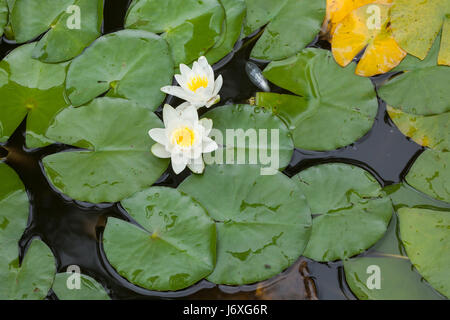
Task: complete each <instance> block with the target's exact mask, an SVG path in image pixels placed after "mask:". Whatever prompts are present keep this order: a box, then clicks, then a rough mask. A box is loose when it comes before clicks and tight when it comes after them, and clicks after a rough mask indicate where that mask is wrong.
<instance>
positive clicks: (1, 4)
mask: <svg viewBox="0 0 450 320" xmlns="http://www.w3.org/2000/svg"><path fill="white" fill-rule="evenodd" d="M7 23H8V3H7V2H6V0H0V37H1V36H3V31H4V30H5V26H6V24H7Z"/></svg>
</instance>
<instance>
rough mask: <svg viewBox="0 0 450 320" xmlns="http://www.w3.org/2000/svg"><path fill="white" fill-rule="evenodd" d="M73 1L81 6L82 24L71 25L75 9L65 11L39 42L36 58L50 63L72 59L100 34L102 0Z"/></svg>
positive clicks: (34, 54) (34, 52)
mask: <svg viewBox="0 0 450 320" xmlns="http://www.w3.org/2000/svg"><path fill="white" fill-rule="evenodd" d="M73 5H74V6H78V8H79V10H80V26H79V28H77V26H75V28H73V27H72V26H71V28H72V29H70V28H69V27H68V26H70V24H69V22H70V20H71V19H73V18H72V16H73V15H74V14H76V13H74V12H76V11H69V12H70V13H67V11H64V13H62V14H61V15H60V16H59V17H58V19H57V21H56V22H55V23H54V24H52V26H51V29H50V31H49V32H47V33H46V34H45V35H44V37H43V38H42V39H41V40H40V41H39V42H38V44H37V45H36V48H35V49H34V51H33V58H36V59H39V60H41V61H43V62H47V63H54V62H60V61H66V60H70V59H72V58H74V57H76V56H78V55H79V54H80V53H81V52H82V51H83V50H84V49H85V48H86V47H87V46H89V45H90V44H91V43H92V42H93V41H94V40H95V39H97V38H98V37H99V36H100V35H101V28H102V22H103V0H76V1H74V2H73ZM68 9H70V7H68ZM75 10H77V9H75Z"/></svg>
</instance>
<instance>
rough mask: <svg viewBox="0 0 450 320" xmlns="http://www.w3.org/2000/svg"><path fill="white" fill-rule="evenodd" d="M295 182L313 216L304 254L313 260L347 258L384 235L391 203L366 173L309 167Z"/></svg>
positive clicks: (327, 166)
mask: <svg viewBox="0 0 450 320" xmlns="http://www.w3.org/2000/svg"><path fill="white" fill-rule="evenodd" d="M293 179H294V181H295V182H296V183H297V184H298V185H299V187H300V189H301V190H302V191H303V193H304V194H305V195H306V199H307V201H308V204H309V206H310V207H311V212H312V214H313V216H314V215H317V216H315V218H314V219H313V227H312V233H311V239H310V241H309V243H308V246H307V248H306V250H305V253H304V255H305V256H306V257H308V258H311V259H314V260H316V261H334V260H339V259H347V258H349V257H352V256H354V255H357V254H359V253H361V252H364V251H365V250H367V249H368V248H369V247H371V246H372V245H374V244H375V243H376V242H377V241H378V240H380V239H381V238H382V237H383V235H384V234H385V232H386V230H387V227H388V224H389V221H390V219H391V216H392V204H391V202H390V200H389V198H388V197H385V194H384V193H383V191H382V190H381V187H380V185H379V184H378V182H377V181H376V180H375V179H374V178H373V177H372V176H371V175H370V174H369V173H368V172H366V171H365V170H363V169H360V168H358V167H354V166H350V165H346V164H324V165H318V166H315V167H312V168H309V169H307V170H305V171H302V172H300V173H299V174H298V175H297V176H295V177H294V178H293Z"/></svg>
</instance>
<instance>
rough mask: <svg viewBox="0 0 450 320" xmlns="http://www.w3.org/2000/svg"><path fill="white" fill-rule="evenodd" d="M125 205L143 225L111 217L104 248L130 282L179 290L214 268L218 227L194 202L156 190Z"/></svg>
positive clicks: (155, 188) (131, 199)
mask: <svg viewBox="0 0 450 320" xmlns="http://www.w3.org/2000/svg"><path fill="white" fill-rule="evenodd" d="M122 206H123V207H124V208H125V210H127V211H128V213H129V214H130V215H131V217H132V218H133V219H134V220H136V222H137V223H139V224H140V226H136V225H134V224H131V223H128V222H125V221H122V220H118V219H115V218H109V219H108V223H107V225H106V229H105V232H104V235H103V244H104V250H105V253H106V256H107V258H108V260H109V262H110V263H111V265H112V266H113V267H114V268H115V269H116V270H117V272H118V273H119V274H120V275H121V276H123V277H125V278H126V279H127V280H128V281H130V282H132V283H134V284H136V285H138V286H141V287H143V288H147V289H149V290H158V291H169V290H170V291H175V290H180V289H183V288H186V287H188V286H190V285H192V284H194V283H196V282H198V281H199V280H201V279H203V278H204V277H206V276H207V275H209V274H210V273H211V271H212V270H213V269H214V264H215V255H216V228H215V225H214V222H213V221H212V220H211V219H210V218H209V217H208V215H207V212H206V211H205V209H203V208H202V207H201V206H200V205H199V204H198V203H196V202H194V201H193V200H192V198H190V197H188V196H186V195H183V194H181V193H180V192H179V191H178V190H175V189H170V188H165V187H152V188H150V189H148V190H145V191H143V192H140V193H138V194H136V195H134V196H132V197H130V198H128V199H125V200H124V201H122Z"/></svg>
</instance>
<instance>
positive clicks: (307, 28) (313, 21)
mask: <svg viewBox="0 0 450 320" xmlns="http://www.w3.org/2000/svg"><path fill="white" fill-rule="evenodd" d="M325 4H326V2H325V0H287V1H286V4H285V5H284V6H283V8H281V10H280V11H279V12H278V14H277V15H276V16H275V17H274V18H273V19H272V20H271V22H270V23H269V24H268V25H267V27H266V29H265V31H264V33H263V35H262V36H261V38H260V39H259V40H258V42H257V43H256V45H255V47H254V48H253V50H252V53H251V56H252V58H256V59H262V60H281V59H285V58H287V57H290V56H292V55H294V54H296V53H298V52H299V51H300V50H302V49H303V48H305V47H306V46H307V45H308V44H309V43H311V42H312V41H313V40H314V38H315V37H316V36H317V34H318V33H319V31H320V28H321V26H322V22H323V19H324V17H325Z"/></svg>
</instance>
